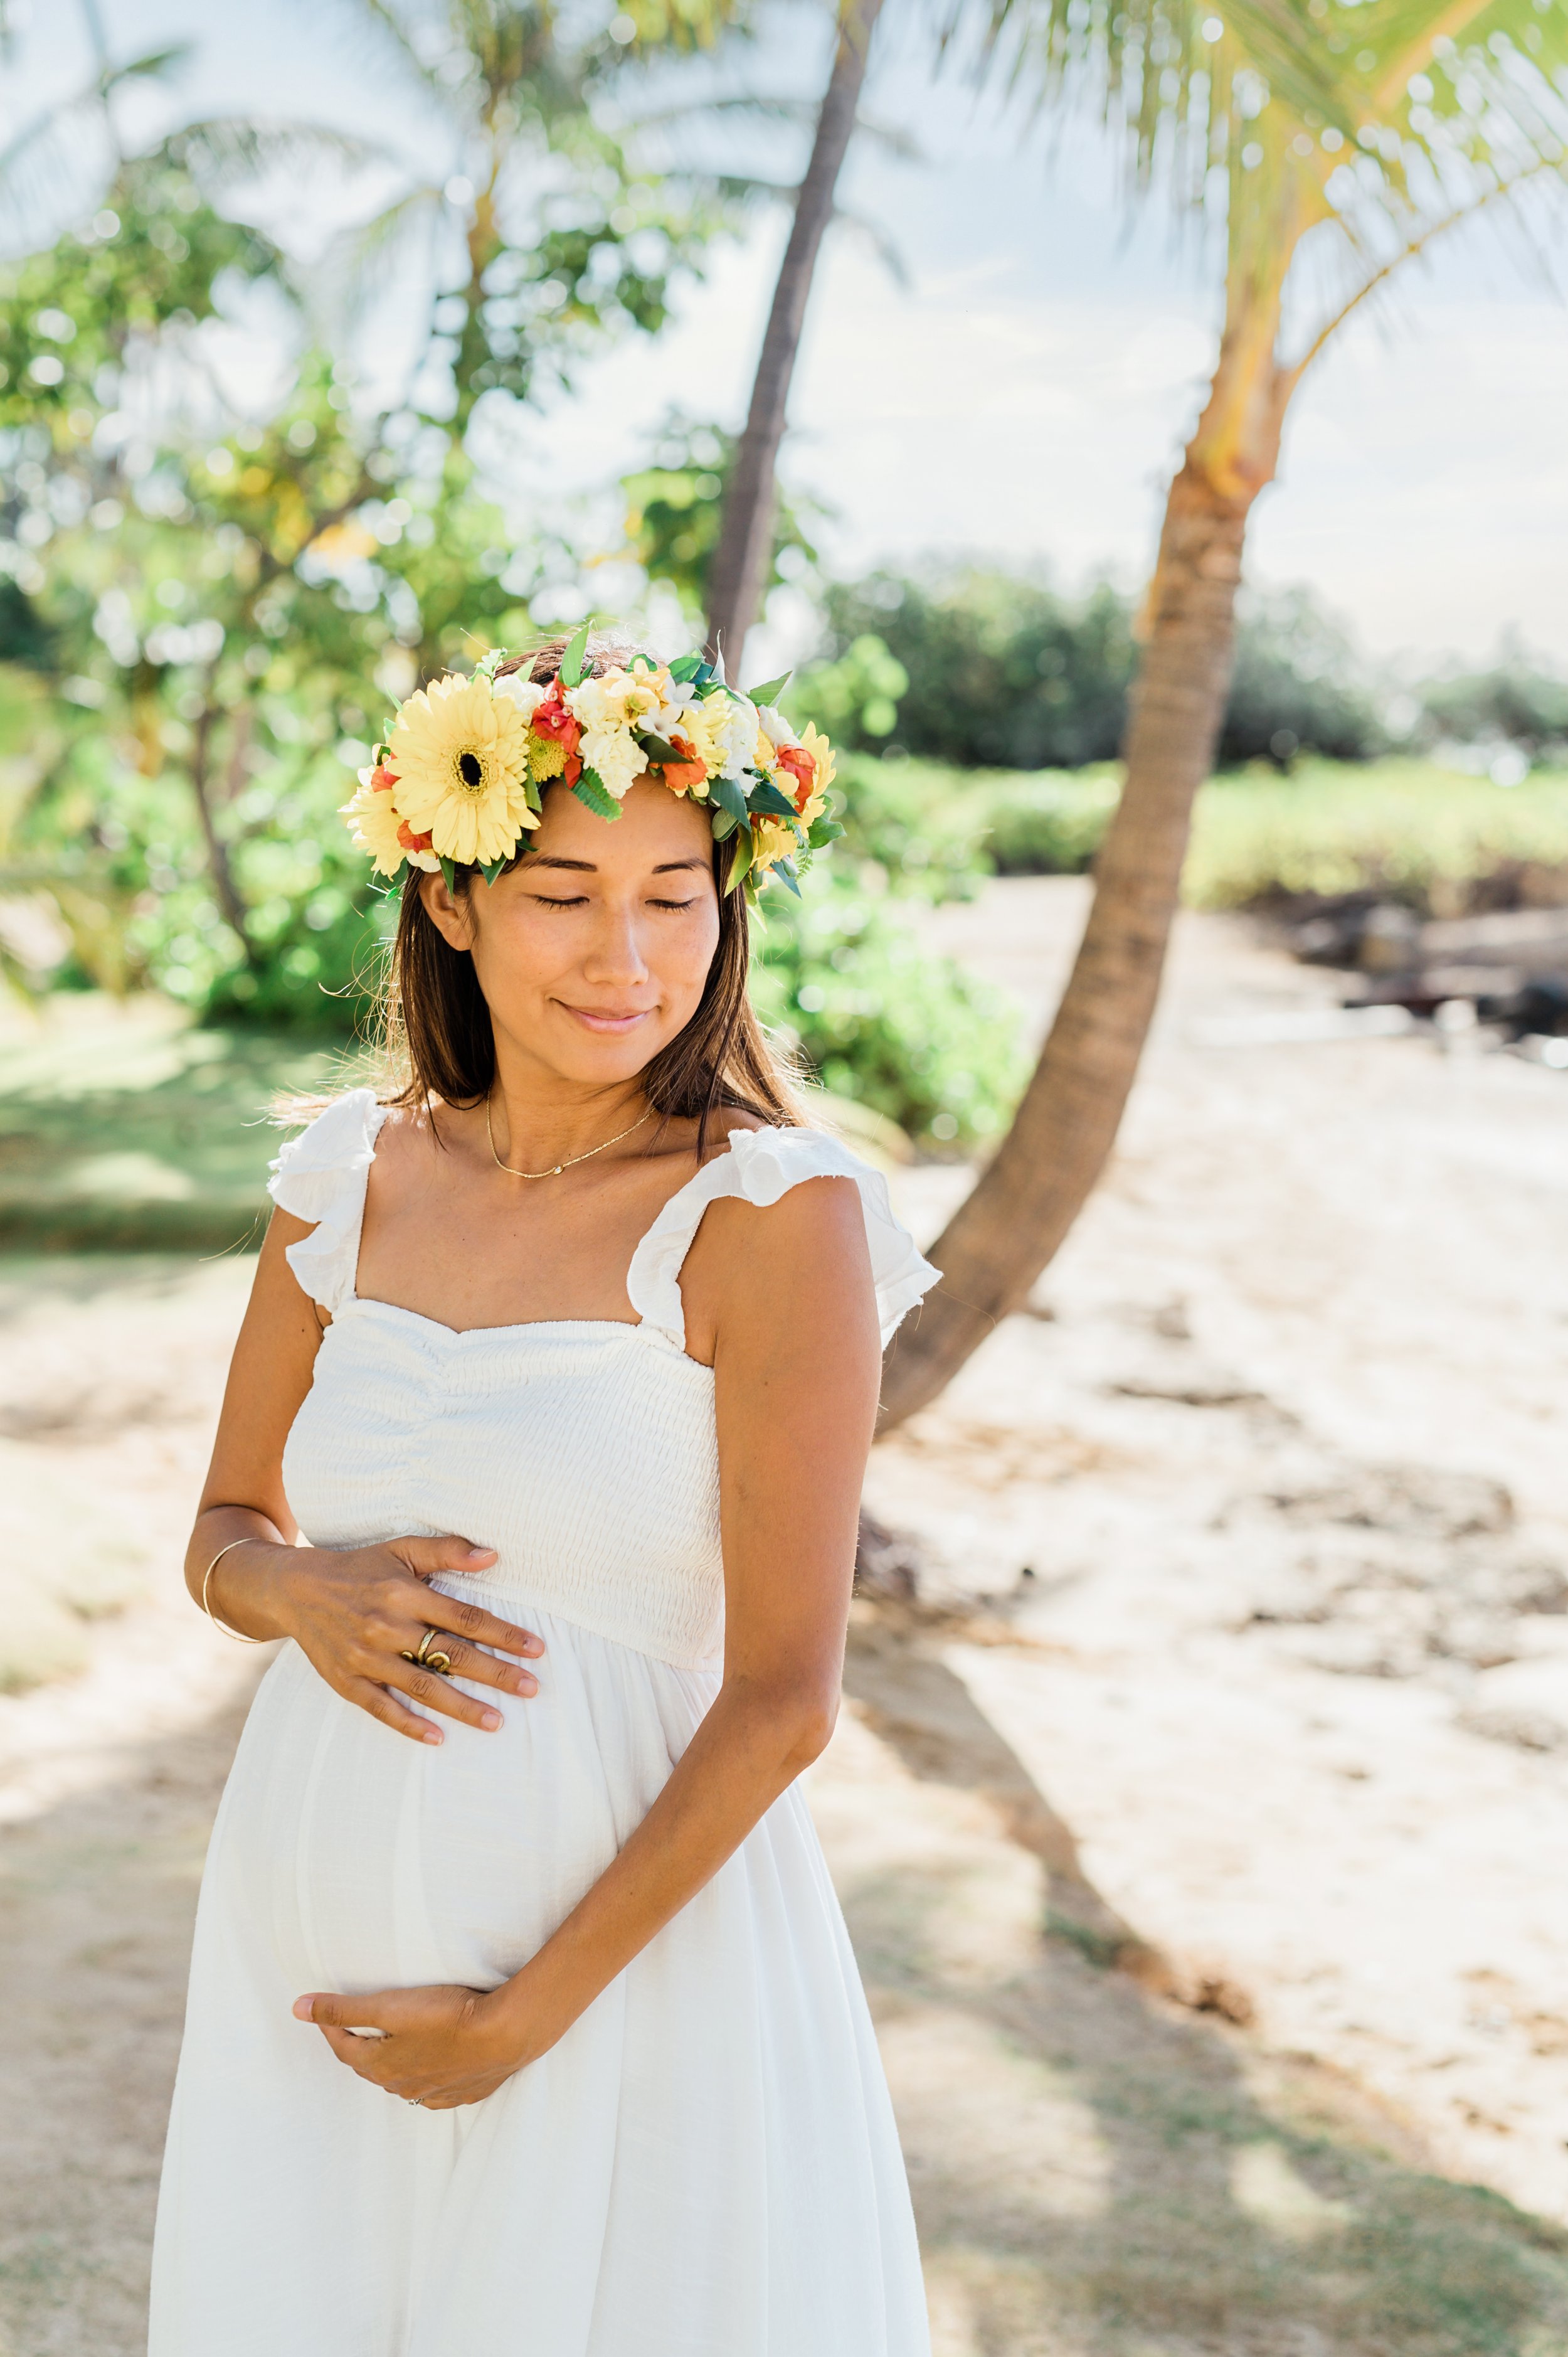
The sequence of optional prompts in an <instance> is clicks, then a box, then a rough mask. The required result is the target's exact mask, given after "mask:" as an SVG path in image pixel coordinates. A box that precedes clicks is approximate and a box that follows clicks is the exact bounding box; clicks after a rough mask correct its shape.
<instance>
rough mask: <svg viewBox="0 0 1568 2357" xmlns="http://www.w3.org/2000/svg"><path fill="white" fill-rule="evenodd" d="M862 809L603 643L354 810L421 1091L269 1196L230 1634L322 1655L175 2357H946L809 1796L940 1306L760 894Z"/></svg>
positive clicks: (194, 2098) (187, 2160)
mask: <svg viewBox="0 0 1568 2357" xmlns="http://www.w3.org/2000/svg"><path fill="white" fill-rule="evenodd" d="M830 775H831V755H829V753H828V751H827V748H826V747H825V745H824V744H823V743H822V741H821V740H815V739H813V740H811V741H810V742H808V743H807V744H805V745H801V744H800V742H799V741H798V740H797V739H796V738H795V737H793V735H792V733H791V732H790V731H789V729H788V728H787V726H785V724H784V723H783V722H782V721H781V720H779V716H778V715H777V714H776V713H774V712H772V711H771V710H769V709H768V708H767V707H766V706H764V708H763V709H762V710H761V712H760V714H759V713H758V711H757V709H756V708H754V706H753V705H751V704H750V703H749V702H747V701H746V700H745V699H743V698H740V697H738V696H736V694H734V693H733V692H732V691H730V690H728V689H726V688H725V687H724V685H723V683H722V682H719V681H717V680H716V679H715V678H714V676H713V674H712V673H711V672H710V671H709V670H708V668H707V666H705V665H703V664H700V663H698V662H696V660H695V659H694V658H693V659H688V660H687V662H685V663H683V664H678V665H675V666H672V667H670V668H669V669H666V668H665V667H663V666H660V665H656V664H654V663H652V662H651V661H650V660H649V659H644V658H635V657H634V656H633V655H632V653H631V651H630V650H628V648H626V647H624V646H622V645H618V644H616V643H613V642H609V641H585V634H584V633H579V635H578V638H577V639H576V640H574V641H573V642H572V644H571V645H570V646H569V647H567V648H566V649H564V650H563V649H562V648H560V647H554V648H552V649H549V650H547V651H545V652H544V653H543V654H542V655H541V656H540V657H539V658H538V659H537V660H536V661H535V662H533V664H532V671H531V672H525V671H523V670H522V669H521V668H520V666H519V665H518V664H516V663H512V664H509V665H503V666H502V667H501V668H500V670H499V672H498V673H496V675H495V676H494V677H493V678H490V677H489V676H486V675H484V674H483V673H479V674H476V676H475V678H474V680H473V681H471V682H462V681H450V682H443V683H440V684H439V685H438V686H437V687H435V688H434V689H432V690H431V691H430V692H429V693H428V694H422V695H420V696H416V697H414V698H412V699H411V700H410V703H409V704H408V705H405V706H404V707H403V713H402V715H401V716H400V718H399V721H398V725H397V726H396V727H395V728H394V730H393V731H392V740H391V744H390V747H389V748H383V750H382V752H381V755H380V757H379V758H378V763H377V766H376V768H375V769H374V770H372V771H370V772H367V773H366V774H365V776H364V778H363V780H362V783H361V789H360V793H359V794H358V795H357V796H356V797H355V800H354V802H352V803H351V804H350V805H349V817H350V823H351V824H352V825H353V826H354V828H355V830H356V837H357V840H359V841H360V842H361V843H362V844H363V845H365V846H366V847H367V848H369V849H370V850H371V853H372V856H374V857H375V859H376V861H377V865H378V866H380V867H381V869H382V871H383V872H388V873H391V872H395V871H396V870H397V869H398V868H399V867H400V866H403V863H404V862H405V861H406V863H407V865H406V867H405V868H404V877H403V899H402V907H401V914H400V920H399V929H398V936H397V943H396V950H395V956H394V960H393V967H392V985H391V986H392V993H393V996H394V1000H395V1009H394V1012H395V1015H396V1018H397V1024H398V1027H399V1033H400V1036H401V1040H402V1043H403V1052H404V1057H405V1061H406V1065H407V1068H408V1069H407V1073H406V1078H405V1083H404V1085H403V1087H402V1088H401V1089H399V1090H397V1091H395V1092H392V1094H391V1096H390V1098H389V1099H387V1100H383V1101H378V1099H377V1098H376V1096H375V1095H374V1094H373V1093H372V1092H370V1091H368V1090H357V1091H355V1092H353V1093H351V1094H349V1095H347V1096H344V1097H342V1098H340V1099H339V1100H338V1102H337V1103H333V1104H331V1105H329V1106H328V1109H327V1110H326V1111H325V1112H324V1113H323V1114H320V1115H319V1117H318V1118H317V1120H316V1121H315V1122H314V1123H313V1124H312V1125H311V1126H310V1127H309V1128H308V1129H307V1130H306V1132H305V1133H304V1135H302V1136H301V1137H299V1138H297V1139H296V1140H295V1142H294V1143H293V1144H292V1145H290V1146H286V1147H285V1149H284V1151H283V1153H282V1154H281V1156H280V1157H279V1158H278V1161H277V1163H276V1164H275V1165H274V1171H275V1176H274V1181H273V1189H272V1191H273V1194H274V1198H275V1200H276V1203H277V1206H278V1209H277V1211H276V1212H275V1214H274V1219H273V1222H272V1224H271V1227H270V1229H269V1231H268V1233H267V1238H266V1241H265V1243H264V1245H263V1250H262V1254H261V1260H260V1264H259V1266H258V1269H257V1274H256V1280H255V1286H254V1290H253V1293H252V1300H251V1305H250V1308H249V1309H248V1311H247V1313H246V1317H245V1321H244V1325H243V1327H242V1331H241V1335H240V1340H239V1342H238V1345H237V1348H236V1351H235V1354H234V1361H233V1367H232V1371H231V1375H230V1380H229V1385H228V1390H227V1393H226V1395H225V1399H224V1405H223V1413H222V1419H221V1423H220V1428H219V1434H218V1440H217V1446H216V1448H215V1450H214V1453H213V1458H212V1466H211V1470H210V1473H209V1477H208V1481H207V1486H206V1489H205V1491H204V1493H203V1495H202V1499H201V1503H200V1509H199V1514H198V1518H197V1522H196V1526H195V1529H194V1532H193V1534H192V1537H191V1544H190V1551H189V1555H188V1577H189V1580H190V1584H191V1587H192V1592H193V1594H194V1595H195V1596H196V1598H197V1599H198V1601H199V1602H200V1603H201V1604H202V1605H203V1606H204V1607H205V1608H206V1609H208V1610H209V1612H210V1613H212V1614H213V1616H214V1617H215V1618H217V1619H218V1620H220V1621H221V1622H222V1623H223V1624H224V1625H225V1626H227V1627H228V1628H229V1629H230V1631H231V1633H235V1634H239V1635H242V1636H245V1637H248V1638H251V1639H252V1640H256V1641H262V1640H266V1639H279V1638H281V1639H283V1640H285V1643H284V1645H283V1647H282V1650H281V1652H280V1653H279V1655H278V1657H277V1659H276V1660H275V1662H274V1664H273V1666H272V1668H271V1670H270V1671H269V1673H268V1674H267V1676H266V1678H265V1679H264V1681H263V1684H262V1687H261V1690H260V1692H259V1694H258V1695H257V1698H256V1702H255V1704H254V1706H253V1707H252V1712H251V1716H250V1719H249V1723H248V1725H247V1727H246V1728H245V1732H244V1735H243V1738H242V1742H241V1745H240V1749H239V1753H238V1756H237V1758H236V1760H235V1765H234V1769H233V1772H232V1774H231V1779H230V1782H229V1787H228V1790H227V1792H226V1793H225V1796H224V1800H223V1804H222V1807H221V1809H220V1813H219V1818H218V1823H217V1825H216V1828H215V1830H214V1834H213V1839H212V1846H211V1850H210V1854H209V1859H208V1865H207V1871H206V1877H205V1880H204V1883H203V1889H202V1896H201V1905H200V1910H199V1918H198V1925H197V1934H196V1949H195V1956H194V1961H193V1965H192V1975H191V1987H190V2000H189V2008H188V2018H187V2026H186V2039H185V2048H184V2052H183V2055H182V2059H181V2063H180V2072H179V2080H178V2084H177V2091H176V2096H175V2105H174V2115H173V2120H172V2124H171V2128H170V2135H169V2144H168V2151H167V2157H166V2165H165V2174H164V2183H163V2192H162V2198H161V2201H160V2207H159V2216H158V2231H157V2242H156V2254H155V2263H154V2290H153V2322H152V2336H151V2344H150V2346H151V2352H152V2357H458V2352H462V2357H506V2352H517V2357H524V2352H526V2357H922V2352H925V2351H926V2350H927V2348H928V2341H927V2337H926V2326H925V2311H924V2305H923V2301H922V2298H921V2291H920V2278H919V2270H918V2258H917V2253H916V2246H915V2238H914V2230H913V2225H912V2222H911V2217H910V2212H909V2203H908V2190H907V2188H906V2184H905V2179H904V2173H903V2168H902V2163H901V2160H900V2157H899V2153H898V2147H897V2136H896V2133H895V2129H894V2125H893V2120H892V2115H891V2112H890V2108H889V2105H888V2102H887V2096H886V2088H885V2085H884V2083H883V2080H882V2075H881V2071H880V2066H879V2063H878V2060H877V2056H876V2050H875V2043H874V2040H873V2038H872V2033H871V2029H870V2024H869V2020H868V2017H867V2014H866V2010H865V2000H864V1996H863V1995H862V1992H861V1988H860V1985H859V1981H858V1978H857V1976H856V1973H855V1968H854V1959H853V1957H852V1954H851V1952H850V1949H849V1945H848V1942H847V1939H846V1936H845V1933H844V1930H843V1921H842V1919H841V1917H840V1914H839V1912H838V1909H837V1905H836V1902H835V1900H834V1898H833V1895H832V1889H831V1886H830V1884H829V1881H828V1878H827V1874H826V1871H825V1868H824V1866H823V1863H822V1857H821V1853H820V1851H819V1849H818V1846H817V1843H816V1839H815V1835H814V1834H813V1831H812V1828H811V1822H810V1819H809V1816H808V1814H807V1811H806V1806H805V1803H804V1801H803V1800H802V1798H801V1796H800V1792H799V1790H798V1788H797V1786H796V1784H795V1781H794V1780H795V1778H796V1777H797V1776H798V1775H799V1773H800V1770H801V1769H802V1768H804V1767H805V1766H806V1765H807V1764H808V1763H809V1762H810V1761H811V1760H812V1759H814V1758H815V1757H816V1755H817V1754H818V1752H819V1751H820V1750H821V1749H822V1745H823V1744H824V1742H825V1741H826V1739H827V1737H828V1735H829V1732H830V1731H831V1729H832V1723H833V1716H834V1711H835V1707H836V1702H837V1695H838V1680H839V1671H840V1664H841V1661H842V1655H843V1633H844V1623H845V1615H846V1610H847V1604H848V1597H849V1586H850V1572H851V1565H852V1560H853V1555H854V1532H855V1521H856V1510H857V1501H858V1497H859V1489H860V1481H861V1477H862V1473H863V1470H864V1467H865V1457H866V1452H867V1449H868V1448H869V1445H870V1440H871V1435H872V1426H873V1418H874V1415H875V1403H876V1390H877V1376H878V1367H879V1355H880V1347H881V1342H882V1340H884V1339H885V1338H886V1334H887V1333H888V1332H890V1331H891V1330H892V1328H893V1327H894V1326H895V1325H896V1324H897V1320H898V1318H900V1317H901V1316H902V1315H903V1313H904V1312H905V1311H906V1310H907V1309H908V1308H910V1307H911V1306H912V1305H913V1304H914V1303H915V1302H916V1301H917V1300H918V1298H919V1297H920V1294H921V1293H922V1291H923V1290H924V1289H925V1288H926V1286H928V1285H929V1282H930V1281H931V1280H932V1279H933V1277H934V1275H935V1272H934V1271H932V1270H931V1269H930V1268H929V1266H928V1265H926V1264H925V1263H924V1262H923V1261H922V1260H921V1259H920V1258H919V1256H918V1254H917V1253H916V1251H915V1249H914V1246H913V1245H912V1243H910V1242H909V1239H908V1236H907V1235H906V1234H905V1232H904V1231H903V1230H902V1229H901V1228H899V1227H898V1226H897V1223H896V1222H894V1221H893V1219H892V1217H891V1214H890V1212H889V1211H888V1208H887V1201H886V1189H885V1188H884V1185H883V1182H882V1180H881V1179H880V1178H879V1177H878V1176H877V1175H876V1174H875V1172H873V1171H871V1170H869V1169H868V1168H865V1166H864V1165H863V1164H862V1163H860V1162H859V1161H858V1160H857V1159H856V1158H855V1157H854V1156H853V1155H851V1154H849V1153H848V1152H846V1151H845V1149H844V1148H843V1147H842V1146H839V1145H838V1144H837V1143H836V1142H834V1141H833V1140H832V1139H831V1138H829V1137H827V1136H825V1135H822V1133H820V1132H818V1131H815V1130H812V1129H811V1128H808V1127H805V1126H803V1125H801V1124H800V1117H799V1115H798V1114H797V1113H796V1112H795V1111H794V1110H793V1109H792V1107H791V1104H790V1102H789V1094H788V1091H787V1088H786V1086H785V1083H784V1082H783V1080H782V1079H781V1077H780V1075H779V1071H778V1070H777V1068H776V1066H775V1065H774V1063H773V1062H772V1060H770V1057H769V1053H768V1047H767V1044H766V1042H765V1040H764V1038H763V1036H762V1034H761V1032H760V1031H759V1029H758V1028H757V1024H756V1021H755V1018H754V1017H752V1015H751V1013H750V1010H749V1008H748V1006H747V1005H746V955H747V952H746V906H747V895H748V892H749V891H751V890H752V889H754V888H755V886H756V884H757V880H758V877H765V876H766V875H767V874H768V871H769V870H770V869H772V868H775V867H777V866H779V864H780V863H781V862H783V861H784V860H785V859H787V858H789V857H790V856H792V855H794V856H799V855H800V854H801V853H804V852H808V851H809V849H810V848H811V847H812V845H814V844H817V843H820V842H821V841H822V839H823V837H824V836H825V834H828V833H831V832H832V831H834V830H832V827H831V824H830V823H826V822H825V820H824V817H823V806H824V802H825V789H826V782H827V779H828V777H829V776H830ZM737 808H738V811H739V816H738V817H737V816H736V810H737ZM612 816H614V817H615V818H616V819H617V823H614V824H611V823H607V821H608V819H609V818H610V817H612ZM748 867H749V870H750V872H749V874H748V873H746V870H747V868H748ZM743 877H744V885H743V882H742V879H743ZM304 1534H308V1538H306V1536H305V1535H304ZM415 2113H417V2115H418V2116H417V2117H415Z"/></svg>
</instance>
